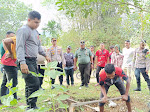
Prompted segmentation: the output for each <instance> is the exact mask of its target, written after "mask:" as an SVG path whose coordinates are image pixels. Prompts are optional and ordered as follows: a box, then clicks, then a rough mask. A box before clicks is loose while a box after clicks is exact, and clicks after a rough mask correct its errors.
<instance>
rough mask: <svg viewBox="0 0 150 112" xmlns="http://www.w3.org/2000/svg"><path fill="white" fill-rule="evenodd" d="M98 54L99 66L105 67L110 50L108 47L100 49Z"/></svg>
mask: <svg viewBox="0 0 150 112" xmlns="http://www.w3.org/2000/svg"><path fill="white" fill-rule="evenodd" d="M96 56H97V57H98V66H100V67H105V65H106V64H107V58H108V56H109V51H108V50H106V49H104V50H98V51H96Z"/></svg>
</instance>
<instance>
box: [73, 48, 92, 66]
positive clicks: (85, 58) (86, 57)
mask: <svg viewBox="0 0 150 112" xmlns="http://www.w3.org/2000/svg"><path fill="white" fill-rule="evenodd" d="M91 56H92V52H91V51H90V49H88V48H86V47H85V48H84V49H81V48H79V49H78V50H77V51H76V52H75V58H78V62H79V64H87V63H89V62H90V57H91Z"/></svg>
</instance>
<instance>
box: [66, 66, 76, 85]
mask: <svg viewBox="0 0 150 112" xmlns="http://www.w3.org/2000/svg"><path fill="white" fill-rule="evenodd" d="M65 73H66V81H67V84H68V85H70V80H69V78H70V79H71V85H73V84H74V78H73V74H74V70H73V68H71V69H67V70H65Z"/></svg>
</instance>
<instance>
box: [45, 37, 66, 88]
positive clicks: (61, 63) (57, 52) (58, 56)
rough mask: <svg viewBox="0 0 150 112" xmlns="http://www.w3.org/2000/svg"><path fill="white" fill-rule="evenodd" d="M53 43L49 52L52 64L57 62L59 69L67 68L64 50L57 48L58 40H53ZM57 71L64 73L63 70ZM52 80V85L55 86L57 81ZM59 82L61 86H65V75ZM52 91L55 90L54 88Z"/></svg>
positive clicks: (61, 76)
mask: <svg viewBox="0 0 150 112" xmlns="http://www.w3.org/2000/svg"><path fill="white" fill-rule="evenodd" d="M51 42H52V46H51V47H50V48H49V51H48V56H49V58H50V60H51V62H53V61H57V62H58V64H57V67H60V68H63V67H65V65H66V61H65V58H64V54H63V52H62V48H61V47H59V46H57V39H56V38H52V39H51ZM57 70H58V71H60V72H63V70H62V69H57ZM51 80H52V84H54V83H55V79H52V78H51ZM59 82H60V85H62V84H63V75H60V76H59ZM52 89H54V87H53V86H52Z"/></svg>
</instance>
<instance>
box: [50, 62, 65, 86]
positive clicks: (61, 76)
mask: <svg viewBox="0 0 150 112" xmlns="http://www.w3.org/2000/svg"><path fill="white" fill-rule="evenodd" d="M57 67H60V68H63V67H62V63H58V64H57ZM56 70H57V71H60V72H63V70H62V69H56ZM51 80H52V84H54V83H55V79H52V78H51ZM59 82H60V85H62V83H63V75H60V76H59Z"/></svg>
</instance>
